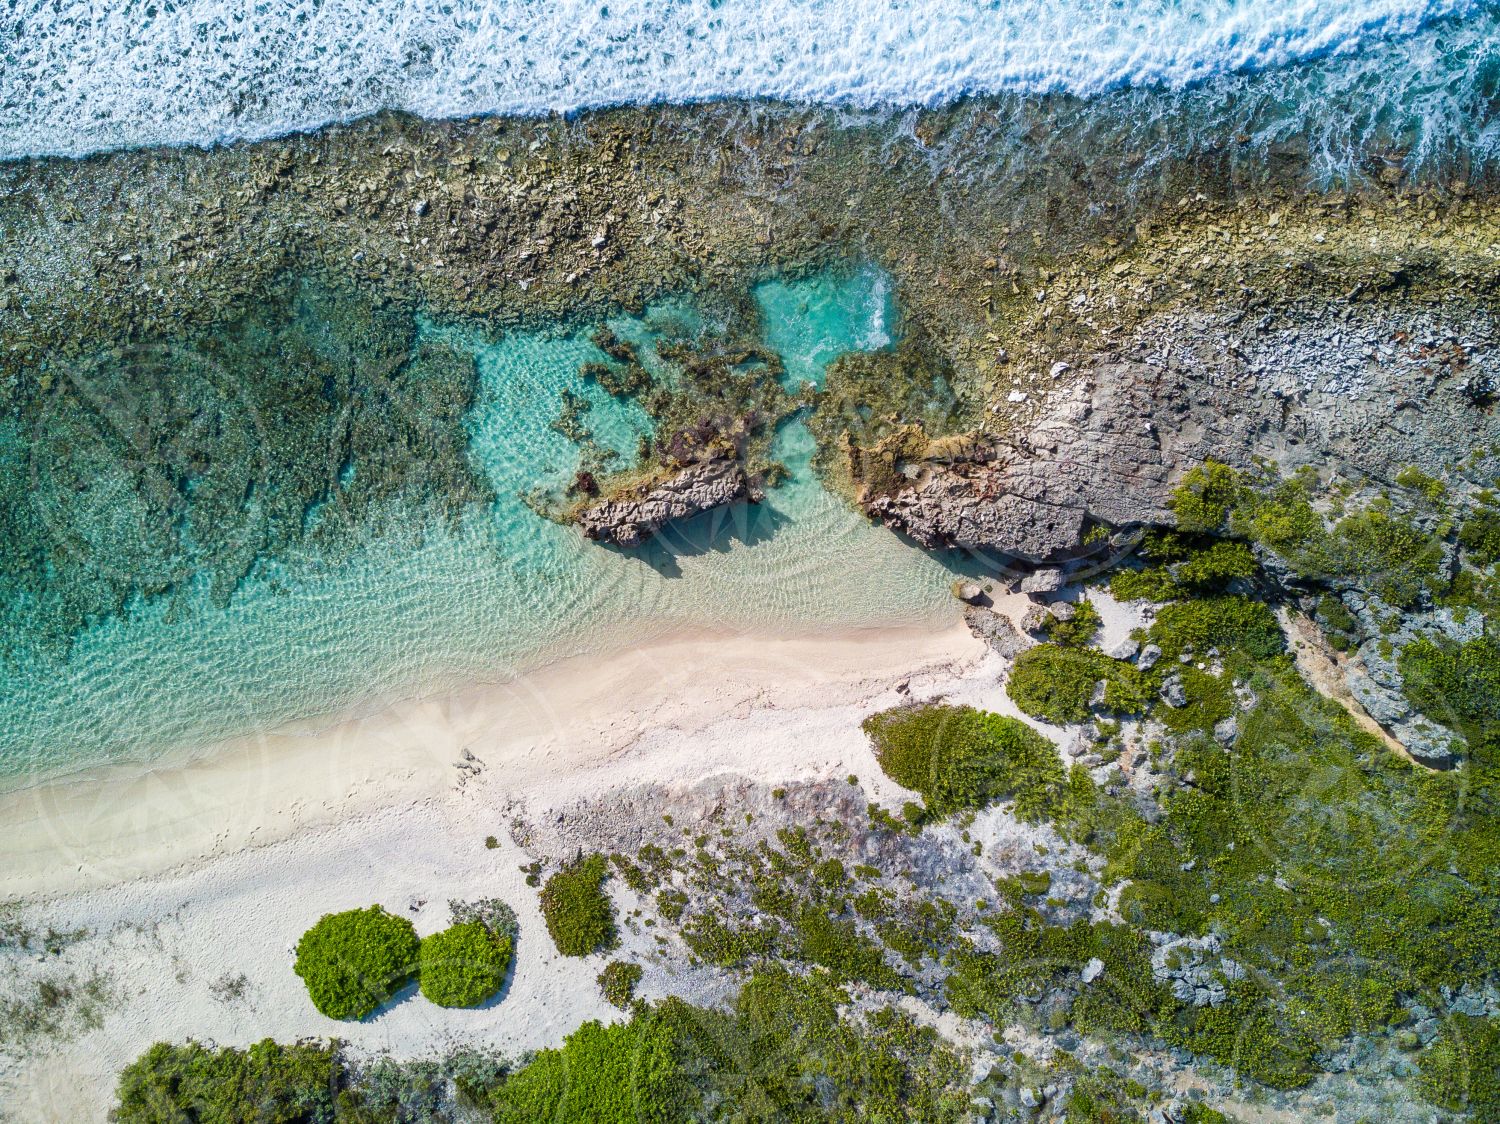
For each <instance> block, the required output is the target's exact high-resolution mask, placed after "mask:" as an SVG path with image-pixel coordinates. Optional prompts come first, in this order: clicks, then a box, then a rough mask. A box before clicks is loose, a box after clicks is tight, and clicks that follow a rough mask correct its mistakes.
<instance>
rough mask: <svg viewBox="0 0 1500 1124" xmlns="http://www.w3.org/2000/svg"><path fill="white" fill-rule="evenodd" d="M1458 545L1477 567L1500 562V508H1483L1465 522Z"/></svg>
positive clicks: (1459, 530) (1459, 535) (1459, 532)
mask: <svg viewBox="0 0 1500 1124" xmlns="http://www.w3.org/2000/svg"><path fill="white" fill-rule="evenodd" d="M1458 545H1459V546H1461V547H1463V548H1464V551H1465V552H1466V553H1467V554H1468V556H1469V560H1470V561H1471V562H1473V563H1474V564H1475V565H1476V566H1493V565H1494V564H1495V563H1496V562H1500V508H1494V507H1481V508H1479V509H1478V510H1476V511H1475V512H1474V513H1473V514H1472V515H1470V516H1469V517H1468V518H1467V519H1466V520H1464V524H1463V526H1462V527H1460V528H1459V529H1458Z"/></svg>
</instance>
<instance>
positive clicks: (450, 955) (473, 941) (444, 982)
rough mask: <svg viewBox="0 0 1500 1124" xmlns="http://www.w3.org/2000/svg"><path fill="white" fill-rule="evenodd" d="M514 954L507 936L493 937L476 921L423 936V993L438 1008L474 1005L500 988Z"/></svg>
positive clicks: (421, 976)
mask: <svg viewBox="0 0 1500 1124" xmlns="http://www.w3.org/2000/svg"><path fill="white" fill-rule="evenodd" d="M513 954H514V949H513V947H512V945H511V942H510V940H509V939H506V938H501V937H497V936H495V934H493V933H491V932H490V930H489V929H488V928H486V927H485V926H484V924H482V923H481V922H479V921H469V922H465V923H463V924H459V925H453V926H451V927H449V928H447V929H444V930H443V931H442V932H441V933H433V934H432V935H431V936H430V937H423V938H422V948H421V968H420V971H419V973H418V979H419V980H420V982H421V988H422V995H423V996H424V997H425V998H427V999H428V1000H430V1001H431V1002H433V1003H436V1004H437V1005H438V1006H439V1007H477V1006H479V1004H481V1003H483V1002H484V1001H485V1000H487V999H490V998H491V997H493V996H494V995H495V994H496V993H497V992H498V991H499V990H500V987H501V985H502V984H503V983H504V982H505V974H506V972H508V971H510V964H511V960H512V958H513Z"/></svg>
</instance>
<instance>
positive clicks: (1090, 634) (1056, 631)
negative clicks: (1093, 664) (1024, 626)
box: [1047, 598, 1104, 648]
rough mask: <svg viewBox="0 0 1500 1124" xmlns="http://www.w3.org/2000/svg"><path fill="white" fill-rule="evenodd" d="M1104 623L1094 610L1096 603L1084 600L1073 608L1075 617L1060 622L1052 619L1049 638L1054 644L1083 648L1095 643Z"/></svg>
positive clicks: (1048, 631)
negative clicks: (1094, 640)
mask: <svg viewBox="0 0 1500 1124" xmlns="http://www.w3.org/2000/svg"><path fill="white" fill-rule="evenodd" d="M1103 623H1104V618H1103V617H1101V616H1100V615H1099V610H1098V609H1096V608H1094V603H1093V602H1092V601H1090V600H1088V599H1087V598H1084V599H1082V600H1080V601H1079V602H1078V603H1077V604H1076V605H1074V606H1073V615H1072V616H1071V617H1069V618H1068V619H1067V620H1065V621H1063V620H1058V619H1057V618H1056V617H1054V618H1052V619H1051V621H1050V622H1049V623H1048V625H1047V636H1048V638H1049V639H1050V640H1051V641H1052V642H1053V643H1054V644H1062V645H1064V646H1065V647H1069V648H1082V647H1086V646H1087V645H1088V644H1089V643H1090V642H1092V641H1093V639H1094V636H1095V634H1097V633H1098V631H1099V628H1100V626H1101V625H1102V624H1103Z"/></svg>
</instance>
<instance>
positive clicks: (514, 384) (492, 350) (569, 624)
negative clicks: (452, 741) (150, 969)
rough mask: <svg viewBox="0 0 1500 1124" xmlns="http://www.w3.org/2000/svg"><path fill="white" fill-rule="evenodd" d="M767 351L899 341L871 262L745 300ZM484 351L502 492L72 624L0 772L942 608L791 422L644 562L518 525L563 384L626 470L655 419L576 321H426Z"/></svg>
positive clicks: (550, 444) (635, 321)
mask: <svg viewBox="0 0 1500 1124" xmlns="http://www.w3.org/2000/svg"><path fill="white" fill-rule="evenodd" d="M755 297H756V304H757V307H758V309H759V312H760V315H761V319H762V332H763V336H764V339H765V341H766V343H768V344H769V345H770V346H771V347H773V348H774V349H776V350H777V351H778V352H780V353H781V355H782V357H783V359H784V361H785V364H786V371H787V374H786V379H787V382H788V384H789V385H793V386H795V385H797V384H799V383H801V382H803V381H812V382H815V383H816V382H818V381H819V380H821V378H822V376H823V372H824V369H825V368H826V365H827V363H828V362H829V361H830V360H831V359H832V358H834V357H835V356H837V355H838V354H841V353H843V352H845V351H850V350H861V349H873V348H879V347H883V346H886V345H887V344H889V343H890V342H891V340H892V338H893V336H894V335H895V334H896V332H897V331H898V325H897V323H896V310H895V307H894V304H893V302H892V299H891V296H890V287H889V283H888V279H887V278H886V277H885V276H884V275H882V274H881V273H879V272H877V271H876V270H874V269H873V268H868V267H866V268H859V269H853V270H844V271H831V272H828V273H825V274H821V275H817V276H814V277H811V278H808V279H804V280H799V281H795V282H771V283H767V284H765V285H762V286H761V287H760V288H759V289H758V290H757V292H756V294H755ZM610 326H611V327H612V328H613V329H614V330H615V331H616V332H617V334H619V335H620V336H622V337H625V338H630V339H633V340H637V341H643V342H644V341H646V340H648V339H649V338H650V337H652V336H653V335H655V334H657V333H659V332H661V331H664V330H665V331H679V332H680V331H691V330H693V329H694V328H695V327H696V314H695V313H694V311H693V309H692V308H690V307H688V306H686V305H683V304H680V303H675V304H673V303H669V304H666V305H663V306H661V307H659V308H654V309H651V310H648V312H647V313H646V314H645V315H644V316H643V317H640V318H629V317H621V318H618V319H615V320H612V321H611V322H610ZM422 330H423V331H424V332H428V333H432V334H438V335H443V336H444V337H445V338H447V339H448V340H449V341H450V342H456V343H458V344H460V346H462V347H463V348H465V349H467V350H471V351H472V352H473V354H474V355H475V357H476V360H477V364H478V372H479V377H480V393H479V396H478V399H477V401H476V402H475V404H474V406H473V408H472V410H471V411H470V413H469V416H468V419H467V425H468V429H469V433H470V455H471V456H472V457H473V458H474V460H475V462H476V464H477V465H478V466H479V467H480V468H481V469H482V471H483V473H484V475H485V476H487V477H488V479H489V480H490V482H491V483H492V485H493V487H494V491H495V493H496V497H497V498H496V500H495V502H494V504H493V505H491V506H487V507H484V508H480V507H478V506H476V507H474V508H473V509H471V510H470V511H469V512H468V513H467V515H466V517H465V518H464V519H463V521H462V523H461V525H460V526H459V527H457V528H456V529H455V530H453V531H452V532H436V533H433V534H430V535H429V536H427V538H426V539H425V541H423V542H422V543H421V544H419V545H413V544H412V542H411V541H409V540H403V541H399V542H395V541H376V542H373V543H370V544H368V545H367V546H366V547H365V548H363V549H362V550H361V551H359V552H358V553H357V554H356V556H355V557H354V558H353V559H352V560H350V561H348V562H345V563H341V564H339V565H338V566H325V565H320V564H319V563H318V561H317V559H300V560H266V561H263V563H262V564H261V565H260V566H259V567H257V568H256V570H255V571H254V573H253V574H252V576H251V577H250V578H249V579H247V580H246V581H245V582H243V583H242V584H241V586H240V588H239V589H238V590H237V591H236V593H235V594H234V596H233V597H232V598H231V599H230V601H229V603H228V605H227V606H225V607H215V606H214V605H213V603H212V602H211V600H210V598H209V596H208V591H207V590H204V589H193V590H190V591H189V593H188V595H187V596H186V597H185V598H180V599H178V601H177V603H176V604H175V605H172V606H169V605H168V603H166V602H151V603H146V604H137V605H135V606H133V607H132V609H131V611H130V612H128V613H126V614H124V615H122V616H119V617H115V618H112V619H109V620H106V621H103V622H101V623H97V624H95V625H94V626H93V627H91V628H89V629H87V630H86V631H84V632H83V633H82V634H81V635H80V636H79V637H78V638H77V639H76V642H75V644H74V646H73V649H72V651H71V652H70V654H69V656H68V657H67V659H66V660H65V661H63V662H58V661H56V660H50V661H49V660H45V659H38V660H36V661H34V662H31V663H24V664H22V665H21V666H20V667H13V668H10V669H8V670H5V671H4V672H0V674H3V675H4V676H5V677H6V678H7V679H8V680H9V681H8V682H6V683H5V684H4V687H5V689H4V691H3V694H0V762H3V771H4V773H5V774H6V775H7V776H8V777H9V778H10V780H11V782H12V783H15V782H16V781H18V780H19V781H22V782H24V780H25V779H27V778H32V777H37V776H40V775H43V774H52V773H57V772H62V771H67V770H70V769H76V768H81V767H86V766H88V765H92V764H97V763H101V762H105V761H120V760H148V759H150V758H151V757H152V756H153V755H156V754H159V753H161V752H163V751H165V750H167V749H176V748H183V747H190V746H195V745H199V744H206V743H210V742H213V741H216V740H219V739H222V738H225V737H227V736H234V735H238V734H243V733H249V732H253V731H254V730H256V729H263V728H267V727H271V726H278V725H282V724H285V723H288V722H294V721H298V720H308V724H309V725H313V724H316V722H317V720H318V718H319V716H327V715H330V714H335V713H344V712H347V711H349V710H351V709H356V708H366V707H369V706H372V705H376V704H377V702H378V700H380V699H382V698H388V697H390V696H392V695H400V694H413V693H429V692H441V691H445V690H451V689H454V688H457V687H459V686H462V685H465V684H469V683H473V682H476V681H496V680H501V679H504V678H506V677H508V676H510V675H513V674H516V673H518V672H521V671H524V670H527V669H529V668H534V667H536V666H538V665H540V664H544V663H546V662H548V661H551V660H555V659H558V658H561V657H563V656H566V655H569V654H573V653H578V652H582V651H586V650H591V649H592V650H607V649H609V648H611V647H618V646H622V645H626V644H632V643H639V642H641V641H643V640H646V639H649V638H650V637H651V636H653V635H661V634H663V633H666V632H669V631H672V630H676V629H680V628H684V627H692V628H706V629H716V630H729V631H748V630H766V631H806V630H819V629H835V628H846V627H859V626H877V625H891V624H898V623H908V622H916V621H920V620H925V619H933V618H935V617H936V616H938V615H940V614H942V613H944V612H945V611H947V608H948V605H949V598H948V594H947V585H948V583H949V581H950V580H951V576H952V575H951V573H950V572H949V571H948V570H947V569H946V568H945V567H944V565H943V564H942V563H941V562H940V561H938V560H936V559H934V558H932V557H929V556H927V555H924V554H923V553H921V552H920V551H917V550H914V549H912V548H911V547H910V546H909V545H906V544H903V543H902V542H901V541H899V540H898V539H897V538H896V537H895V536H894V535H891V534H890V533H889V532H886V531H884V530H883V529H880V528H877V527H874V526H871V525H870V524H869V523H867V522H866V521H865V520H864V519H862V518H860V517H858V516H856V515H854V514H853V513H852V512H850V511H849V510H848V509H847V508H846V507H845V506H843V505H842V504H841V503H840V502H839V501H838V500H837V499H836V498H834V497H833V496H832V495H830V494H829V493H828V492H827V491H825V490H824V489H823V487H822V486H821V484H820V483H819V482H818V480H817V479H816V477H815V476H814V475H813V473H812V471H811V468H810V461H811V456H812V452H813V445H812V439H811V436H810V434H809V433H808V431H807V429H806V427H805V426H804V425H803V424H802V423H801V422H800V421H798V420H793V421H791V422H789V423H786V424H785V425H783V427H782V428H781V430H780V431H779V433H778V435H777V439H776V446H775V448H776V452H777V455H778V456H779V458H780V459H782V460H783V462H784V463H785V464H786V465H787V467H788V468H789V469H790V470H791V476H790V478H789V480H788V481H787V482H786V483H784V484H783V485H782V486H781V487H780V488H777V489H774V490H773V491H772V492H771V494H770V496H769V497H768V499H767V501H766V502H765V503H763V504H761V505H759V506H756V507H745V506H739V507H735V508H733V509H730V510H727V511H723V512H717V513H711V514H709V515H705V516H702V517H699V518H698V519H695V520H692V521H689V522H687V523H686V524H683V525H677V526H673V527H670V528H668V529H667V531H666V532H665V533H664V534H663V535H662V536H661V537H660V539H659V540H658V541H657V542H655V543H653V544H650V545H649V546H648V547H647V548H646V549H645V550H643V551H641V552H639V553H638V554H636V555H628V554H623V553H618V552H615V551H611V550H607V549H604V548H602V547H599V546H597V545H595V544H591V543H588V542H586V541H585V540H584V539H583V538H582V536H581V535H579V533H578V532H577V531H575V530H573V529H572V528H569V527H563V526H558V525H556V524H554V523H551V522H548V521H547V520H545V519H543V518H542V517H540V516H539V515H537V514H536V513H535V512H534V511H532V510H531V509H530V508H529V507H528V506H527V505H526V503H525V502H523V500H522V498H521V496H522V493H524V492H526V491H528V490H529V489H531V488H533V487H535V486H537V485H538V484H541V485H543V486H546V485H548V484H554V485H555V484H558V483H560V482H563V481H566V480H567V479H568V478H569V477H570V476H571V474H572V473H573V471H574V469H575V468H576V466H577V463H578V458H579V450H578V448H577V447H576V446H575V445H574V444H573V443H572V442H570V441H569V440H568V439H567V438H566V437H564V436H563V435H562V434H561V433H559V432H557V431H556V430H554V429H553V428H551V427H550V425H549V423H550V422H551V421H552V419H553V418H555V417H556V415H557V412H558V407H559V397H560V395H561V393H562V391H563V390H564V389H565V388H571V389H572V390H574V391H576V392H578V393H581V394H583V395H584V396H585V397H586V398H588V399H589V400H590V402H591V409H590V411H589V412H588V415H587V419H588V424H589V426H590V427H591V429H592V430H593V431H594V433H595V435H596V437H597V438H598V439H599V440H600V441H601V442H602V443H604V444H606V445H609V446H611V447H612V448H614V449H616V450H617V451H618V452H619V453H620V455H621V459H620V463H621V464H622V465H624V464H628V463H629V461H630V459H631V457H632V456H633V454H634V449H635V447H636V442H637V439H638V437H639V436H640V435H641V434H642V433H645V432H646V431H647V429H648V422H647V418H646V416H645V414H644V412H643V411H641V409H640V408H639V406H637V405H636V404H634V403H633V402H629V401H626V402H621V401H618V400H614V399H611V398H610V397H609V396H608V395H607V394H605V393H604V392H603V391H601V390H600V389H599V388H597V387H595V386H592V385H586V384H585V383H584V382H583V380H582V379H581V378H580V377H579V374H578V368H579V365H580V364H581V363H583V362H585V361H588V360H592V359H598V358H600V357H601V356H600V353H599V352H598V350H597V349H596V348H595V347H594V345H593V344H592V343H590V342H589V335H590V333H589V332H588V331H582V332H579V333H577V334H573V335H559V334H556V333H547V332H536V333H516V334H513V335H510V336H507V337H505V338H503V339H500V340H498V341H496V340H489V339H484V338H481V337H477V336H472V335H459V334H457V333H455V332H453V331H451V330H448V329H443V328H439V327H434V326H431V325H424V326H423V329H422Z"/></svg>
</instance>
